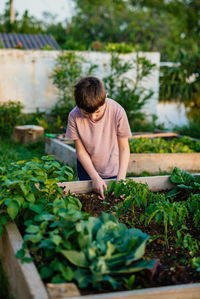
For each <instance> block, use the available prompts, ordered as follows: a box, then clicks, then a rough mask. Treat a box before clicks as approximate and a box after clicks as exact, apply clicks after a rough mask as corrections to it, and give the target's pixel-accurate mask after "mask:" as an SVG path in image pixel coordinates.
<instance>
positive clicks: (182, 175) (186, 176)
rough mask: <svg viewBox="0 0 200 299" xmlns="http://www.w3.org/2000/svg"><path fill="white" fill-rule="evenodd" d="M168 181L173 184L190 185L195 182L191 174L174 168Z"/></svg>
mask: <svg viewBox="0 0 200 299" xmlns="http://www.w3.org/2000/svg"><path fill="white" fill-rule="evenodd" d="M170 180H171V182H172V183H175V184H184V185H190V184H191V182H194V181H195V178H194V176H193V175H192V174H190V173H188V172H186V171H182V170H181V169H180V168H178V167H175V168H174V169H173V171H172V174H171V175H170Z"/></svg>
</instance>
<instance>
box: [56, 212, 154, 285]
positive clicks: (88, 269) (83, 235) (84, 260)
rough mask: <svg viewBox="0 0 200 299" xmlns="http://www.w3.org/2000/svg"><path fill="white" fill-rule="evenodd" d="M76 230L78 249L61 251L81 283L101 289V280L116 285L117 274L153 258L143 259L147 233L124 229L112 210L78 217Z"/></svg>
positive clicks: (143, 265) (136, 268)
mask: <svg viewBox="0 0 200 299" xmlns="http://www.w3.org/2000/svg"><path fill="white" fill-rule="evenodd" d="M76 231H77V234H78V238H77V240H78V250H63V251H62V254H63V255H64V256H65V257H66V258H67V259H68V260H69V261H70V262H71V263H72V264H73V265H75V266H76V267H78V269H77V270H76V271H75V279H76V280H77V282H78V284H79V286H80V287H87V286H88V285H89V284H90V283H92V286H93V287H94V288H98V289H102V283H104V284H105V283H108V284H110V285H111V286H112V287H113V289H117V288H118V287H119V285H120V281H119V277H118V279H117V276H116V275H120V276H122V275H123V274H128V273H134V272H138V271H141V270H144V269H152V267H153V264H154V261H152V260H151V261H145V260H143V259H142V257H143V255H144V251H145V243H146V241H147V239H148V236H147V235H146V234H144V233H142V232H141V231H140V230H138V229H127V228H126V226H125V225H124V224H122V223H118V222H117V220H116V219H115V217H114V216H113V215H111V214H102V215H101V216H100V217H99V218H94V217H90V218H89V219H88V221H81V222H80V223H78V224H77V225H76ZM141 259H142V260H141ZM112 275H115V276H112Z"/></svg>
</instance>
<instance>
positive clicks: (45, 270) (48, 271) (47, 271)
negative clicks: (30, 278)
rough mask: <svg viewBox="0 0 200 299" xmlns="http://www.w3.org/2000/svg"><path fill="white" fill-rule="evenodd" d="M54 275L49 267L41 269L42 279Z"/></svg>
mask: <svg viewBox="0 0 200 299" xmlns="http://www.w3.org/2000/svg"><path fill="white" fill-rule="evenodd" d="M52 274H53V270H52V269H51V268H49V267H45V266H44V267H42V268H41V269H40V275H41V277H42V279H46V278H49V277H50V276H51V275H52Z"/></svg>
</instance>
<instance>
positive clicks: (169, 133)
mask: <svg viewBox="0 0 200 299" xmlns="http://www.w3.org/2000/svg"><path fill="white" fill-rule="evenodd" d="M178 136H179V135H178V134H177V133H173V132H168V133H167V132H166V133H140V134H138V133H133V135H132V137H130V139H134V138H146V137H147V138H162V137H178Z"/></svg>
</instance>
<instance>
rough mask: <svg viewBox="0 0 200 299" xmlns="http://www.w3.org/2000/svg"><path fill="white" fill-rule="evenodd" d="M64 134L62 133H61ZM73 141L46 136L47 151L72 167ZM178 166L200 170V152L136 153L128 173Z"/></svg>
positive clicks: (161, 135) (168, 171)
mask: <svg viewBox="0 0 200 299" xmlns="http://www.w3.org/2000/svg"><path fill="white" fill-rule="evenodd" d="M61 136H62V135H61ZM177 136H178V135H177V134H176V133H157V134H151V133H149V134H148V133H146V134H135V135H133V137H132V138H140V137H143V138H144V137H148V138H156V137H170V138H173V137H177ZM72 144H73V141H72V140H70V139H66V138H64V137H60V138H59V137H58V138H55V139H52V138H46V142H45V151H46V153H48V154H50V155H55V158H56V159H58V160H59V161H62V162H64V163H66V164H67V165H69V166H71V167H75V166H76V150H75V148H74V147H72ZM175 166H177V167H179V168H181V169H183V170H185V171H189V172H196V171H198V170H200V153H135V154H133V153H132V154H131V155H130V160H129V165H128V173H134V174H137V175H138V174H141V173H142V172H144V171H146V172H148V173H151V174H159V173H160V172H165V173H166V172H167V173H170V172H171V171H172V170H173V168H174V167H175Z"/></svg>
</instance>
